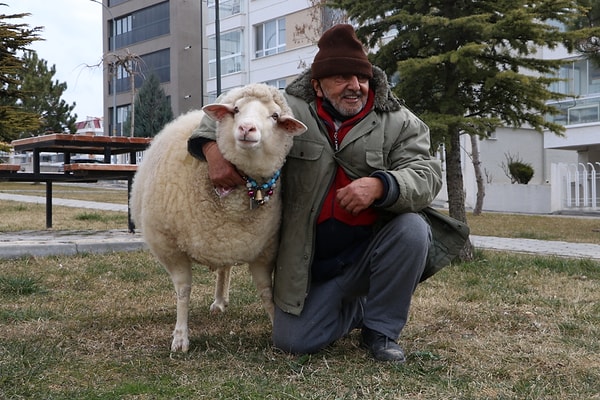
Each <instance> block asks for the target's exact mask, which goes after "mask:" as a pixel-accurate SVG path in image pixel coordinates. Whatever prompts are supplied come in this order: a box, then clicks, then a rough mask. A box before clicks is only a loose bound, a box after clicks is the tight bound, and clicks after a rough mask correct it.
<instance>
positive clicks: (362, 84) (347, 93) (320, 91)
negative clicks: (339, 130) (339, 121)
mask: <svg viewBox="0 0 600 400" xmlns="http://www.w3.org/2000/svg"><path fill="white" fill-rule="evenodd" d="M312 85H313V88H314V89H315V92H316V93H317V96H318V97H322V98H326V99H327V100H329V101H330V102H331V104H332V105H333V107H334V108H335V109H336V110H337V111H338V112H339V113H340V114H342V115H344V116H346V117H352V116H354V115H356V114H358V113H359V112H360V111H361V110H362V109H363V108H364V107H365V105H366V104H367V99H368V95H369V78H367V77H364V76H357V75H334V76H328V77H327V78H321V79H319V80H316V79H313V80H312Z"/></svg>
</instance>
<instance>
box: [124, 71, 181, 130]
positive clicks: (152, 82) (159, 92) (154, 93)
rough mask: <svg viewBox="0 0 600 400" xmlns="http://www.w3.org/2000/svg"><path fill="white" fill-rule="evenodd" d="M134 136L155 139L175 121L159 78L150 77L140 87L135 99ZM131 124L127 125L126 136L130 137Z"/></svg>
mask: <svg viewBox="0 0 600 400" xmlns="http://www.w3.org/2000/svg"><path fill="white" fill-rule="evenodd" d="M134 109H135V127H134V132H135V135H134V136H138V137H154V136H155V135H156V134H157V133H158V132H160V130H161V129H162V128H163V126H165V124H166V123H167V122H170V121H171V120H172V119H173V110H172V109H171V103H170V102H169V99H168V98H167V96H166V94H165V92H164V90H163V89H162V88H161V87H160V82H159V80H158V77H157V76H156V75H154V74H152V75H150V76H149V77H148V78H147V79H146V80H145V81H144V83H143V84H142V86H141V87H140V90H139V91H138V93H137V96H136V98H135V108H134ZM129 130H130V128H129V124H125V131H124V134H125V135H126V136H128V133H129Z"/></svg>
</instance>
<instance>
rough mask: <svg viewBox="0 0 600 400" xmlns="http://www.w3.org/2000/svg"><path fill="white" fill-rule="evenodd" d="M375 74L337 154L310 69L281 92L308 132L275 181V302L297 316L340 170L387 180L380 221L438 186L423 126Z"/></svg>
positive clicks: (417, 205)
mask: <svg viewBox="0 0 600 400" xmlns="http://www.w3.org/2000/svg"><path fill="white" fill-rule="evenodd" d="M373 72H374V78H373V80H372V81H371V87H372V88H374V90H375V104H374V110H373V111H372V112H370V113H369V114H368V115H367V116H366V117H365V118H364V119H363V120H362V121H360V122H359V123H358V124H357V125H356V126H354V127H353V128H352V129H351V130H350V131H349V132H348V134H347V135H346V136H345V138H344V140H343V141H342V142H341V143H340V147H339V150H338V151H337V152H335V151H334V149H333V147H332V145H331V143H330V141H329V140H328V134H327V129H326V127H325V125H324V124H323V123H322V121H321V120H320V119H319V118H318V117H317V111H316V105H315V101H314V100H315V94H314V91H313V89H312V86H311V84H310V71H309V70H307V71H305V72H304V73H303V74H301V75H300V76H299V77H298V79H296V80H295V81H294V82H292V83H291V84H290V85H289V86H288V87H287V88H286V98H287V101H288V103H289V105H290V107H291V109H292V110H293V112H294V116H295V117H296V118H297V119H299V120H300V121H302V122H304V124H306V126H307V127H308V130H307V131H306V132H305V133H304V134H302V135H300V136H296V137H295V138H294V145H293V147H292V149H291V152H290V154H289V155H288V157H287V161H286V164H285V166H284V168H283V170H282V175H281V176H282V178H281V179H282V182H281V186H282V189H281V190H282V191H283V192H282V193H283V217H282V226H281V241H280V246H279V253H278V257H277V265H276V269H275V281H274V301H275V302H276V304H277V305H278V306H279V307H280V308H281V309H282V310H283V311H285V312H289V313H293V314H296V315H298V314H300V312H301V311H302V308H303V305H304V299H305V297H306V293H307V292H308V290H309V282H310V276H309V275H310V266H311V263H312V258H313V251H314V240H315V237H314V235H315V230H316V221H317V216H318V215H319V210H320V208H321V205H322V202H323V200H324V198H325V195H326V193H327V189H328V187H329V185H330V184H331V183H332V181H333V179H334V173H335V170H336V166H337V165H338V164H339V165H341V166H342V167H343V168H344V169H345V171H346V173H347V174H348V176H349V177H350V178H352V179H356V178H359V177H364V176H369V175H371V174H372V173H374V172H376V171H387V172H388V173H389V174H391V176H392V177H393V179H394V180H395V182H397V184H398V189H399V196H398V198H397V200H396V201H395V202H394V203H393V204H391V205H389V206H387V207H386V208H385V209H382V222H384V221H383V220H384V219H385V218H387V217H389V216H390V215H393V214H397V213H402V212H416V211H420V210H422V209H423V208H424V207H426V206H428V205H429V204H430V203H431V202H432V201H433V199H434V198H435V196H436V195H437V193H438V192H439V190H440V188H441V186H442V174H441V165H440V162H439V161H438V160H435V159H433V158H432V157H431V156H430V154H429V147H430V138H429V129H428V127H427V126H426V125H425V124H424V123H423V122H422V121H421V120H420V119H419V118H418V117H417V116H415V115H414V114H413V113H412V112H411V111H410V110H408V109H407V108H406V107H404V106H402V105H401V104H400V102H399V101H398V100H397V99H396V98H395V97H393V95H392V94H391V92H390V91H389V89H388V84H387V80H386V78H385V74H384V73H383V72H382V71H381V70H380V69H378V68H376V67H374V71H373ZM205 119H207V118H205ZM206 122H207V123H206V124H205V123H204V121H203V124H201V126H200V127H199V128H198V129H197V130H196V131H195V132H194V136H196V137H205V138H213V137H214V124H210V123H209V121H206ZM211 125H212V126H211ZM211 135H212V136H211Z"/></svg>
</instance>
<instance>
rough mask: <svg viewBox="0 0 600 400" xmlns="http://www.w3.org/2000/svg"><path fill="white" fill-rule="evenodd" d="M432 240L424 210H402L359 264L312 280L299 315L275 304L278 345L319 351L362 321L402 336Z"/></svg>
mask: <svg viewBox="0 0 600 400" xmlns="http://www.w3.org/2000/svg"><path fill="white" fill-rule="evenodd" d="M430 242H431V231H430V229H429V225H428V224H427V223H426V222H425V220H424V219H423V218H422V217H421V216H420V215H418V214H415V213H406V214H399V215H398V216H396V217H395V218H394V219H393V220H391V221H390V222H389V223H387V224H386V226H385V227H384V228H383V229H381V230H380V231H379V232H378V233H377V235H376V236H375V237H374V239H373V240H372V241H371V243H370V244H369V246H368V247H367V249H366V250H365V253H364V254H363V256H362V257H361V258H360V260H358V261H357V262H356V263H355V264H353V265H352V266H350V267H349V268H347V269H345V270H344V272H343V273H342V274H341V275H339V276H337V277H335V278H333V279H330V280H328V281H325V282H319V283H313V284H311V287H310V290H309V293H308V295H307V297H306V301H305V303H304V309H303V310H302V313H301V314H300V315H299V316H296V315H292V314H288V313H285V312H283V311H282V310H281V309H280V308H279V307H277V306H275V318H274V321H273V345H274V346H275V347H277V348H279V349H281V350H283V351H286V352H289V353H294V354H305V353H314V352H317V351H319V350H321V349H323V348H324V347H326V346H328V345H330V344H331V343H333V342H334V341H336V340H338V339H339V338H341V337H343V336H345V335H347V334H348V333H349V332H350V331H352V330H353V329H355V328H359V327H362V326H366V327H367V328H370V329H372V330H375V331H378V332H380V333H383V334H384V335H386V336H388V337H389V338H392V339H394V340H395V339H397V338H398V336H400V332H401V331H402V328H404V325H405V324H406V321H407V319H408V310H409V307H410V301H411V298H412V295H413V292H414V290H415V288H416V286H417V284H418V283H419V279H420V277H421V274H422V273H423V269H424V268H425V262H426V259H427V251H428V249H429V244H430Z"/></svg>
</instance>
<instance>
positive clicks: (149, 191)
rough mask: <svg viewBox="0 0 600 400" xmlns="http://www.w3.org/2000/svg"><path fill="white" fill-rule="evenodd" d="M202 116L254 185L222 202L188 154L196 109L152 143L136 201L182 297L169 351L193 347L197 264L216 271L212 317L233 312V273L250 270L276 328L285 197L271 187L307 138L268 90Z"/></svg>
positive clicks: (233, 97)
mask: <svg viewBox="0 0 600 400" xmlns="http://www.w3.org/2000/svg"><path fill="white" fill-rule="evenodd" d="M203 110H204V113H206V114H207V115H208V116H209V117H211V118H212V119H214V120H215V121H217V145H218V146H219V149H220V150H221V152H222V153H223V155H224V157H225V158H226V159H228V160H229V161H231V162H232V163H233V164H234V165H235V166H236V167H237V169H238V170H239V171H240V172H241V173H242V174H244V176H246V177H247V179H248V182H249V183H248V184H247V188H244V187H239V188H236V189H235V190H233V191H231V192H230V193H228V194H226V195H223V194H221V195H219V194H218V193H216V191H215V189H214V188H213V185H212V183H211V181H210V180H209V178H208V169H207V164H206V162H205V161H201V160H198V159H196V158H194V157H192V156H191V155H190V154H189V153H188V150H187V140H188V138H189V137H190V135H191V133H192V131H193V130H194V128H196V127H197V126H198V124H199V122H200V120H201V119H202V117H203V115H204V113H203V112H202V111H199V110H197V111H191V112H189V113H187V114H185V115H182V116H180V117H178V118H177V119H175V120H174V121H173V122H171V123H169V124H168V125H166V126H165V127H164V128H163V130H162V131H161V132H160V133H159V134H158V135H157V136H156V137H155V138H154V139H153V140H152V145H151V146H150V147H149V149H148V151H147V152H146V154H145V156H144V160H143V161H142V163H141V164H140V166H139V168H138V171H137V173H136V175H135V178H134V182H133V187H132V192H131V209H132V217H133V220H134V222H135V225H136V227H138V228H139V229H140V230H141V232H142V235H143V237H144V240H145V242H146V244H147V245H148V247H149V249H150V250H151V252H152V253H153V254H154V255H155V256H156V257H157V258H158V260H159V261H160V263H161V264H162V265H163V266H164V267H165V268H166V270H167V271H168V272H169V274H170V277H171V280H172V281H173V285H174V287H175V292H176V294H177V322H176V325H175V330H174V332H173V343H172V345H171V351H177V350H182V351H183V352H186V351H188V348H189V339H188V314H189V301H190V292H191V284H192V263H193V262H196V263H199V264H202V265H205V266H208V267H209V268H210V269H211V270H214V271H216V272H217V281H216V287H215V301H214V302H213V304H212V305H211V307H210V310H211V312H213V313H215V312H223V311H225V308H226V306H227V305H228V303H229V280H230V271H231V267H232V266H233V265H236V264H242V263H247V264H248V265H249V269H250V272H251V275H252V279H253V281H254V284H255V286H256V288H257V290H258V293H259V295H260V297H261V300H262V302H263V305H264V307H265V310H266V311H267V313H268V315H269V317H270V318H271V322H272V321H273V312H274V308H273V296H272V270H273V266H274V262H275V254H276V246H277V240H278V232H279V225H280V218H281V199H280V188H275V186H276V185H275V184H273V183H274V182H275V181H277V177H278V175H279V172H278V171H279V170H280V168H281V167H282V166H283V163H284V161H285V157H286V155H287V153H288V152H289V150H290V148H291V145H292V141H293V139H292V136H294V135H299V134H301V133H303V132H304V131H305V130H306V126H305V125H304V124H302V123H301V122H300V121H298V120H296V119H294V118H293V116H292V112H291V110H290V108H289V107H288V105H287V103H286V102H285V99H284V97H283V96H282V95H281V93H280V92H279V91H278V90H277V89H275V88H273V87H270V86H267V85H263V84H253V85H248V86H245V87H243V88H238V89H234V90H232V91H230V92H229V93H228V94H227V95H226V96H225V97H224V98H223V100H222V101H221V104H211V105H207V106H205V107H204V108H203ZM253 182H255V183H253ZM263 183H264V184H265V186H264V187H263ZM277 183H279V182H278V181H277ZM272 184H273V185H272ZM271 185H272V186H273V187H272V188H271V187H269V188H267V187H266V186H271ZM256 186H258V187H256ZM267 200H268V201H267ZM251 205H252V207H251Z"/></svg>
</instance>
